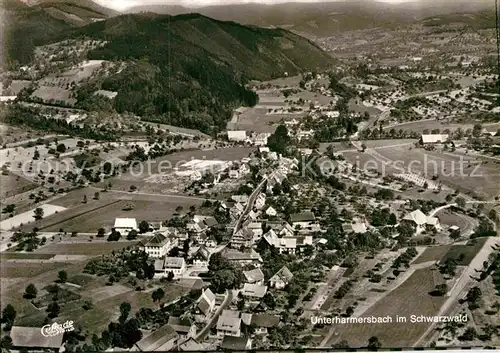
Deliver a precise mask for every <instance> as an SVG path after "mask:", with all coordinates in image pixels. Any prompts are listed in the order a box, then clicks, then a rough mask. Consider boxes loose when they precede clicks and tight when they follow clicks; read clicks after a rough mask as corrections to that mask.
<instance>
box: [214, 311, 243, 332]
mask: <svg viewBox="0 0 500 353" xmlns="http://www.w3.org/2000/svg"><path fill="white" fill-rule="evenodd" d="M240 328H241V319H240V318H239V317H238V318H236V317H231V316H224V315H221V316H219V319H218V320H217V330H223V331H232V332H237V331H238V330H239V329H240Z"/></svg>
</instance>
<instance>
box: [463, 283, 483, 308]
mask: <svg viewBox="0 0 500 353" xmlns="http://www.w3.org/2000/svg"><path fill="white" fill-rule="evenodd" d="M482 295H483V293H482V292H481V289H479V287H477V286H476V287H473V288H471V289H469V291H468V292H467V296H466V297H465V300H466V301H467V302H468V303H469V309H471V310H474V309H477V308H478V307H479V304H478V301H479V300H480V299H481V296H482Z"/></svg>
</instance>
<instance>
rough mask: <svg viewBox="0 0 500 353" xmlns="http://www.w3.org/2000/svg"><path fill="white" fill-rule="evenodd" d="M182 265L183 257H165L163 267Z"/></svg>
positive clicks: (178, 266) (179, 266)
mask: <svg viewBox="0 0 500 353" xmlns="http://www.w3.org/2000/svg"><path fill="white" fill-rule="evenodd" d="M183 265H184V258H183V257H169V256H167V257H165V262H164V263H163V268H181V267H182V266H183Z"/></svg>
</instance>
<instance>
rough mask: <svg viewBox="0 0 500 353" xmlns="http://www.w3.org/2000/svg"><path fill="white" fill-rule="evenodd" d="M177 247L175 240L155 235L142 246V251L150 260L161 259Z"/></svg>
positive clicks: (160, 234)
mask: <svg viewBox="0 0 500 353" xmlns="http://www.w3.org/2000/svg"><path fill="white" fill-rule="evenodd" d="M175 246H177V239H176V238H174V237H168V236H165V235H164V234H162V233H156V234H155V235H153V236H152V237H151V238H149V240H147V242H146V243H145V244H144V251H145V252H146V253H147V254H148V255H149V256H150V257H152V258H157V259H158V258H162V257H164V256H165V255H167V254H168V252H169V251H170V250H171V249H172V248H174V247H175Z"/></svg>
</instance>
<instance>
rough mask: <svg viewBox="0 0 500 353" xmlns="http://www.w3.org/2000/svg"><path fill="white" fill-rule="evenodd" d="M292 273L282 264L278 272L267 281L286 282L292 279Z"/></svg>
mask: <svg viewBox="0 0 500 353" xmlns="http://www.w3.org/2000/svg"><path fill="white" fill-rule="evenodd" d="M292 278H293V273H292V272H291V271H290V270H289V269H288V267H286V266H283V267H282V268H281V269H280V270H279V271H278V272H276V273H275V274H274V276H272V277H271V279H270V280H269V281H283V282H285V283H288V282H290V281H291V280H292Z"/></svg>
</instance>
